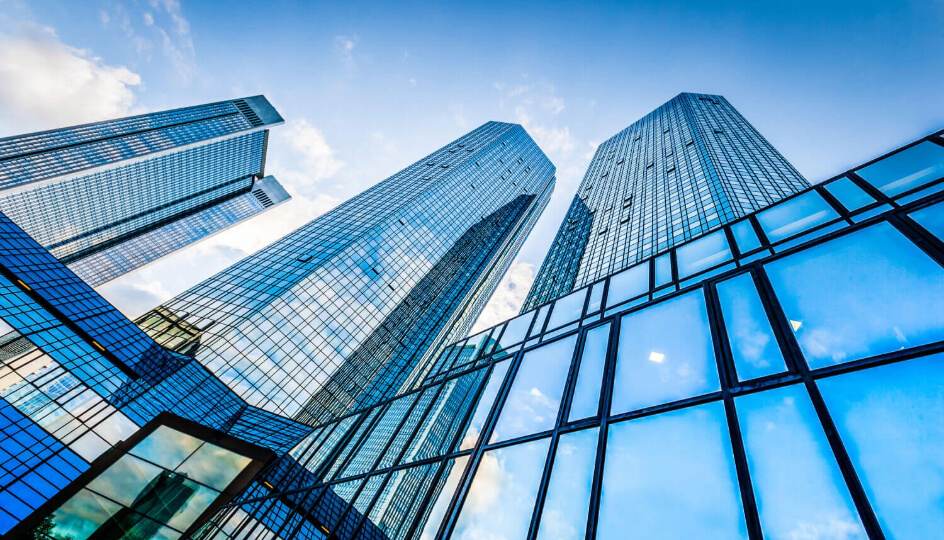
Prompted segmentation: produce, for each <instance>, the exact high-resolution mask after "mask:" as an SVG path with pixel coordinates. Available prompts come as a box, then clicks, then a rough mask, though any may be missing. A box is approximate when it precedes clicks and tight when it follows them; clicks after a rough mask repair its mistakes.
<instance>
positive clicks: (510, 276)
mask: <svg viewBox="0 0 944 540" xmlns="http://www.w3.org/2000/svg"><path fill="white" fill-rule="evenodd" d="M532 282H534V265H532V264H529V263H523V262H515V263H512V265H511V267H510V268H509V269H508V272H507V273H506V274H505V277H503V278H502V280H501V282H499V284H498V288H496V289H495V294H493V295H492V298H491V299H489V301H488V304H486V305H485V308H484V309H483V310H482V314H481V315H479V318H478V320H476V321H475V325H474V326H473V327H472V330H471V331H470V332H469V333H470V335H471V334H475V333H476V332H479V331H481V330H484V329H486V328H489V327H491V326H494V325H496V324H498V323H500V322H502V321H506V320H508V319H511V318H512V317H514V316H515V315H517V314H518V311H519V310H521V305H522V304H524V299H525V298H526V297H527V296H528V290H530V289H531V283H532Z"/></svg>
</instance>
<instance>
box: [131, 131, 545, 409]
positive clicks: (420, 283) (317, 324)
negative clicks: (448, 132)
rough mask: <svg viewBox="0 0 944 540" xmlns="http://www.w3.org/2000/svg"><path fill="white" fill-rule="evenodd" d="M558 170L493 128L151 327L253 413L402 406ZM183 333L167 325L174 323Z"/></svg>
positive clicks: (296, 237) (316, 225) (469, 317)
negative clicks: (403, 395)
mask: <svg viewBox="0 0 944 540" xmlns="http://www.w3.org/2000/svg"><path fill="white" fill-rule="evenodd" d="M553 184H554V166H553V165H552V164H551V162H550V161H548V159H547V157H545V155H544V154H543V153H542V152H541V150H540V149H539V148H538V147H537V145H536V144H535V143H534V141H532V140H531V138H530V137H529V136H528V134H527V133H526V132H525V131H524V129H522V128H521V126H518V125H514V124H503V123H498V122H489V123H487V124H484V125H483V126H481V127H479V128H477V129H475V130H473V131H471V132H469V133H468V134H466V135H464V136H462V137H460V138H459V139H457V140H455V141H453V142H451V143H449V144H448V145H446V146H444V147H442V148H440V149H439V150H436V151H435V152H433V153H432V154H430V155H429V156H427V157H425V158H423V159H421V160H420V161H417V162H416V163H414V164H412V165H410V166H408V167H407V168H405V169H403V170H402V171H400V172H398V173H396V174H394V175H393V176H391V177H390V178H387V179H386V180H384V181H382V182H380V183H378V184H377V185H375V186H374V187H372V188H370V189H368V190H367V191H365V192H363V193H361V194H360V195H358V196H356V197H354V198H352V199H350V200H348V201H346V202H344V203H343V204H341V205H340V206H338V207H337V208H335V209H334V210H332V211H330V212H328V213H327V214H324V215H323V216H320V217H318V218H317V219H315V220H314V221H312V222H311V223H309V224H307V225H305V226H303V227H301V228H300V229H298V230H296V231H295V232H293V233H291V234H289V235H288V236H286V237H284V238H282V239H281V240H278V241H276V242H275V243H273V244H272V245H270V246H268V247H266V248H264V249H262V250H260V251H259V252H258V253H256V254H254V255H252V256H250V257H247V258H246V259H244V260H242V261H240V262H238V263H236V264H234V265H233V266H231V267H230V268H228V269H227V270H224V271H223V272H220V273H219V274H217V275H216V276H213V277H211V278H209V279H207V280H206V281H204V282H202V283H200V284H198V285H196V286H194V287H193V288H191V289H190V290H188V291H186V292H184V293H182V294H180V295H179V296H177V297H176V298H174V299H172V300H170V301H168V302H166V303H165V304H164V305H163V306H161V307H160V308H158V310H156V311H155V312H152V313H148V314H145V315H144V316H143V317H142V318H141V319H140V320H139V322H140V324H141V325H142V327H143V328H144V329H145V330H146V331H148V332H149V333H150V335H151V336H152V337H154V338H155V339H156V340H157V342H158V343H160V344H171V343H173V342H176V341H178V339H179V335H180V333H179V331H178V328H179V326H180V325H184V326H186V327H187V328H188V329H190V330H191V331H193V332H197V333H199V335H200V337H199V343H198V344H196V342H194V341H192V340H191V341H189V342H188V345H187V347H189V348H190V349H192V354H193V355H194V356H195V358H196V359H197V360H198V361H199V362H200V363H202V364H203V365H204V366H206V368H207V369H209V370H210V371H212V372H213V373H214V374H215V375H216V376H217V377H218V378H219V379H220V380H222V381H223V382H224V383H226V384H227V385H228V386H229V387H230V388H232V389H233V391H235V392H236V393H237V394H239V395H240V396H242V398H243V399H245V400H246V401H247V402H249V403H251V404H253V405H256V406H258V407H261V408H264V409H266V410H269V411H272V412H275V413H278V414H282V415H285V416H290V417H296V418H298V419H300V420H303V421H305V422H308V423H311V422H315V421H318V420H319V419H322V418H330V417H333V416H336V415H338V414H343V413H345V412H347V411H348V410H349V408H350V407H352V406H355V407H356V406H363V405H366V404H371V403H373V402H376V401H378V400H381V399H385V398H387V397H390V396H392V395H394V394H395V393H396V392H397V391H398V390H399V389H401V388H402V387H404V385H405V384H406V383H407V382H408V381H411V380H416V379H417V378H419V377H420V376H421V375H422V370H423V369H424V367H425V366H426V365H427V364H428V361H427V360H428V358H429V357H430V356H432V355H433V354H435V352H437V351H438V350H439V349H440V348H442V346H444V345H446V344H448V343H451V342H453V341H455V340H456V339H458V338H460V337H462V336H464V335H466V333H467V332H468V330H469V328H470V327H471V325H472V323H473V322H474V321H475V319H476V317H477V316H478V313H479V312H480V311H481V309H482V308H483V307H484V305H485V302H486V301H487V300H488V298H489V296H491V294H492V292H493V291H494V289H495V287H496V286H497V284H498V281H499V280H500V279H501V276H502V275H503V274H504V272H505V270H506V269H507V268H508V265H509V264H510V263H511V260H512V258H513V257H514V256H515V254H516V253H517V251H518V248H519V247H520V245H521V243H522V242H523V241H524V239H525V237H526V236H527V234H528V232H529V231H530V230H531V227H532V226H533V224H534V222H535V220H536V219H537V217H538V216H539V215H540V213H541V211H542V210H543V209H544V206H545V205H546V204H547V200H548V198H549V197H550V194H551V190H552V189H553ZM171 320H173V321H175V322H174V323H171V324H169V321H171Z"/></svg>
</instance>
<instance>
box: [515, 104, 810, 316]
mask: <svg viewBox="0 0 944 540" xmlns="http://www.w3.org/2000/svg"><path fill="white" fill-rule="evenodd" d="M807 187H809V183H808V182H807V181H806V180H805V179H804V178H803V177H802V176H801V175H800V173H798V172H797V171H796V169H794V168H793V166H792V165H790V163H789V162H787V160H786V159H784V157H783V156H781V155H780V154H779V153H778V152H777V150H776V149H775V148H774V147H773V146H771V145H770V143H768V142H767V140H766V139H764V137H763V136H761V134H760V133H758V132H757V130H756V129H754V127H753V126H751V124H749V123H748V122H747V120H745V119H744V117H743V116H741V115H740V113H738V111H737V110H736V109H735V108H734V107H733V106H732V105H731V104H730V103H729V102H728V101H727V100H726V99H725V98H723V97H721V96H713V95H705V94H689V93H683V94H679V95H678V96H676V97H675V98H673V99H671V100H669V101H668V102H667V103H665V104H663V105H662V106H660V107H659V108H658V109H656V110H654V111H652V112H651V113H649V114H647V115H646V116H644V117H643V118H642V119H640V120H639V121H637V122H635V123H633V124H632V125H631V126H629V127H628V128H626V129H624V130H623V131H621V132H619V133H617V134H616V135H614V136H613V137H612V138H610V139H608V140H607V141H605V142H603V143H602V144H601V145H600V146H599V147H597V150H596V153H595V154H594V156H593V160H592V161H591V162H590V166H589V167H588V168H587V173H586V175H585V176H584V179H583V182H582V183H581V184H580V187H579V188H578V190H577V195H576V196H575V197H574V201H573V203H572V204H571V206H570V210H569V211H568V213H567V216H566V217H565V218H564V223H563V224H562V225H561V228H560V230H559V231H558V232H557V236H556V237H555V239H554V243H553V244H552V246H551V249H550V251H549V253H548V255H547V258H546V259H545V261H544V264H543V265H542V266H541V269H540V270H539V271H538V275H537V277H536V278H535V281H534V284H533V285H532V288H531V292H530V293H529V294H528V297H527V299H526V300H525V303H524V307H523V311H527V310H529V309H532V308H534V307H535V306H538V305H540V304H542V303H544V302H547V301H548V300H552V299H554V298H557V297H559V296H562V295H564V294H566V293H568V292H571V291H573V290H576V289H578V288H580V287H583V286H584V285H587V284H589V283H592V282H594V281H596V280H598V279H600V278H601V277H603V276H607V275H609V274H613V273H615V272H618V271H619V270H622V269H625V268H628V267H630V266H632V265H634V264H636V263H638V262H640V261H642V260H643V259H646V258H649V257H650V256H652V255H655V254H657V253H660V252H662V251H665V250H666V249H667V248H670V247H672V246H675V245H678V244H682V243H685V242H687V241H689V240H691V239H694V238H699V237H701V236H702V235H704V234H705V233H707V232H709V231H713V230H716V229H718V228H719V227H720V226H721V225H722V224H727V223H730V222H732V221H734V220H736V219H738V218H740V217H742V216H745V215H747V214H750V213H752V212H755V211H757V210H760V209H761V208H765V207H767V206H770V205H771V204H773V203H775V202H777V201H779V200H780V199H783V198H784V197H786V196H788V195H792V194H794V193H796V192H798V191H801V190H803V189H806V188H807ZM706 238H707V237H706ZM705 242H706V243H705V244H704V245H702V246H692V248H691V249H692V250H693V251H694V250H699V251H704V252H705V253H703V254H701V257H697V256H696V255H695V254H694V253H693V254H691V255H690V256H689V257H686V260H685V261H684V262H683V261H679V271H681V272H686V271H690V270H692V271H694V270H695V268H697V264H695V263H698V262H701V263H702V264H709V263H710V260H709V259H708V257H709V256H710V254H711V253H717V252H719V251H720V250H721V249H722V245H721V244H723V243H724V242H726V240H725V238H724V237H723V236H720V235H719V236H717V237H714V239H712V240H710V241H708V240H707V239H706V240H705ZM711 250H715V251H711ZM686 255H687V254H686ZM689 259H691V261H689ZM692 265H695V266H694V267H693V266H692Z"/></svg>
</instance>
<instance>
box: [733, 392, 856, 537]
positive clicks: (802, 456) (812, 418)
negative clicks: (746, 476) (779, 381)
mask: <svg viewBox="0 0 944 540" xmlns="http://www.w3.org/2000/svg"><path fill="white" fill-rule="evenodd" d="M735 404H736V406H737V411H738V418H739V419H740V422H741V434H742V437H743V438H744V450H745V452H746V453H747V462H748V467H749V469H750V473H751V483H752V484H753V486H754V496H755V498H756V500H757V508H758V513H759V514H760V520H761V527H762V528H763V530H764V537H765V538H770V539H778V538H784V539H794V538H843V539H850V540H851V539H853V538H866V535H865V531H864V530H863V529H862V525H861V524H860V522H859V518H858V514H857V513H856V510H855V506H854V505H853V503H852V499H851V498H850V496H849V491H848V489H847V488H846V485H845V481H844V480H843V478H842V475H841V474H840V472H839V466H838V465H837V464H836V460H835V458H834V457H833V453H832V450H831V449H830V447H829V443H828V442H827V441H826V437H825V435H824V433H823V428H822V426H821V425H820V423H819V419H818V418H817V416H816V412H815V411H814V410H813V405H812V404H811V403H810V398H809V396H808V395H807V393H806V390H805V389H804V388H803V387H802V386H798V385H794V386H789V387H786V388H778V389H775V390H767V391H764V392H758V393H756V394H748V395H745V396H741V397H738V398H736V399H735Z"/></svg>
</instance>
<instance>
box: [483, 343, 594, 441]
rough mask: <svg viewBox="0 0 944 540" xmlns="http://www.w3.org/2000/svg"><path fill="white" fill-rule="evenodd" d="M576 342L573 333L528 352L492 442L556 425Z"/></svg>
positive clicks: (503, 409)
mask: <svg viewBox="0 0 944 540" xmlns="http://www.w3.org/2000/svg"><path fill="white" fill-rule="evenodd" d="M576 343H577V336H576V335H573V336H570V337H567V338H564V339H559V340H557V341H555V342H553V343H550V344H548V345H544V346H543V347H539V348H537V349H532V350H530V351H528V352H527V353H525V355H524V357H523V358H522V359H521V366H520V367H519V368H518V373H517V375H515V381H514V383H513V384H512V385H511V390H509V391H508V398H507V399H506V400H505V405H504V406H503V407H502V411H501V416H499V417H498V423H497V424H496V425H495V432H494V433H492V438H491V442H497V441H504V440H507V439H513V438H515V437H521V436H522V435H530V434H532V433H537V432H539V431H544V430H546V429H551V428H553V427H554V424H555V423H556V422H557V411H558V409H559V408H560V400H561V396H562V395H563V393H564V383H565V382H566V381H567V370H568V368H569V367H570V361H571V359H572V358H573V356H574V346H575V345H576Z"/></svg>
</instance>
